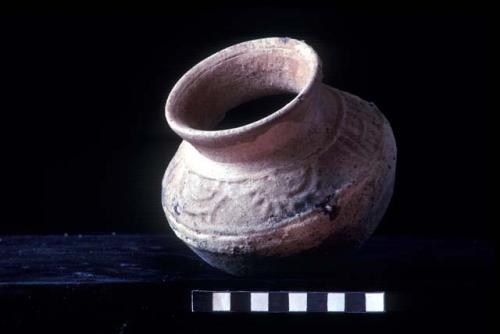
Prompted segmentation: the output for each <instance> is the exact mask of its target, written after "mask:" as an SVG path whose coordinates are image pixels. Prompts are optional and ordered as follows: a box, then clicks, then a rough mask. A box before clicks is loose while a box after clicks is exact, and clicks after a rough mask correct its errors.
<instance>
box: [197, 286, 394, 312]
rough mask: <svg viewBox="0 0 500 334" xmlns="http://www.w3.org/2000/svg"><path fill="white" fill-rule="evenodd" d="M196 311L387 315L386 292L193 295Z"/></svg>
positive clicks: (211, 293)
mask: <svg viewBox="0 0 500 334" xmlns="http://www.w3.org/2000/svg"><path fill="white" fill-rule="evenodd" d="M191 310H192V311H193V312H269V313H288V312H340V313H368V312H385V294H384V292H292V291H276V292H274V291H270V292H254V291H206V290H193V291H192V293H191Z"/></svg>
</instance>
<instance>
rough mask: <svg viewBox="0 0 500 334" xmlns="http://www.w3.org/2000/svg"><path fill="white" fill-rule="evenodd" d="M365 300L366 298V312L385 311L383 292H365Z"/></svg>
mask: <svg viewBox="0 0 500 334" xmlns="http://www.w3.org/2000/svg"><path fill="white" fill-rule="evenodd" d="M365 300H366V312H384V311H385V304H384V293H383V292H374V293H365Z"/></svg>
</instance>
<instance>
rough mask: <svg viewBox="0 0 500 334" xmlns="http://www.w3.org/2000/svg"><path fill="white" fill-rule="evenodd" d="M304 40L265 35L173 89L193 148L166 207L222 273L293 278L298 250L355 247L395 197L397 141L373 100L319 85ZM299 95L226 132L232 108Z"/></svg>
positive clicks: (172, 168)
mask: <svg viewBox="0 0 500 334" xmlns="http://www.w3.org/2000/svg"><path fill="white" fill-rule="evenodd" d="M321 77H322V73H321V62H320V60H319V58H318V56H317V54H316V53H315V52H314V50H313V49H312V48H311V47H310V46H308V45H307V44H306V43H304V42H302V41H298V40H294V39H290V38H265V39H259V40H253V41H249V42H245V43H241V44H237V45H234V46H231V47H229V48H226V49H224V50H222V51H220V52H218V53H216V54H214V55H212V56H210V57H208V58H207V59H205V60H203V61H202V62H200V63H199V64H197V65H196V66H194V67H193V68H192V69H191V70H189V71H188V72H187V73H186V74H185V75H184V76H183V77H182V78H181V79H180V80H179V81H178V82H177V84H176V85H175V86H174V88H173V89H172V91H171V92H170V95H169V97H168V100H167V104H166V117H167V121H168V123H169V125H170V127H171V128H172V129H173V130H174V131H175V132H176V133H177V134H178V135H179V136H181V137H182V138H183V142H182V143H181V145H180V146H179V149H178V151H177V153H176V154H175V156H174V157H173V159H172V161H171V162H170V164H169V166H168V168H167V171H166V173H165V176H164V179H163V183H162V205H163V208H164V211H165V213H166V216H167V219H168V222H169V224H170V226H171V228H172V229H173V231H174V232H175V234H176V235H177V236H178V237H179V238H180V239H182V240H183V241H184V242H185V243H186V244H187V245H188V246H189V247H190V248H191V249H192V250H193V251H194V252H195V253H196V254H198V255H199V256H200V257H201V258H203V259H204V260H205V261H206V262H208V263H209V264H211V265H212V266H214V267H217V268H220V269H222V270H224V271H226V272H229V273H232V274H236V275H244V274H251V273H259V272H270V271H273V270H274V271H285V272H286V270H288V269H291V268H292V267H293V266H294V265H298V263H296V261H295V260H293V259H294V258H295V256H296V255H299V254H307V253H311V252H312V253H314V251H315V250H317V249H328V250H330V253H333V254H334V253H335V252H334V251H333V252H332V250H336V249H340V248H342V249H345V247H346V246H347V247H348V248H349V247H355V246H358V245H360V244H361V243H362V242H363V241H364V240H366V239H367V238H368V237H369V236H370V235H371V234H372V233H373V231H374V229H375V228H376V226H377V224H378V223H379V221H380V220H381V218H382V216H383V214H384V212H385V210H386V209H387V206H388V204H389V201H390V198H391V196H392V191H393V186H394V176H395V165H396V144H395V140H394V136H393V133H392V130H391V127H390V125H389V123H388V121H387V120H386V119H385V117H384V116H383V115H382V113H381V112H380V111H379V110H378V109H377V107H376V106H375V105H374V104H373V103H369V102H366V101H363V100H361V99H360V98H358V97H356V96H354V95H351V94H349V93H346V92H342V91H340V90H338V89H335V88H332V87H330V86H327V85H325V84H323V83H322V82H321ZM278 94H293V95H292V98H291V100H290V101H289V102H288V103H286V104H285V105H284V106H283V107H282V108H280V109H278V110H276V111H275V112H273V113H271V114H270V115H268V116H265V117H263V118H261V119H258V120H256V121H254V122H251V123H249V124H245V125H242V126H239V127H235V128H229V129H224V130H216V128H217V126H218V124H219V123H220V122H221V120H222V119H223V118H224V116H225V114H226V112H227V111H228V110H231V109H232V108H234V107H236V106H238V105H241V104H243V103H246V102H248V101H251V100H254V99H257V98H259V97H263V96H271V95H278Z"/></svg>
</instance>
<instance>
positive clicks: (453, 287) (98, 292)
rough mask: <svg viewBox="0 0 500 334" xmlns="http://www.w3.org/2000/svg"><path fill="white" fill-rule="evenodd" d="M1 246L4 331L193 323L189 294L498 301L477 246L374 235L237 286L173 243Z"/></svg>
mask: <svg viewBox="0 0 500 334" xmlns="http://www.w3.org/2000/svg"><path fill="white" fill-rule="evenodd" d="M0 239H1V241H0V305H1V306H0V307H1V311H2V313H1V314H3V315H4V316H3V318H1V319H0V324H2V322H4V323H3V324H4V325H5V321H7V322H9V323H10V324H12V322H13V323H15V324H17V325H19V326H23V325H25V324H26V323H31V322H32V321H33V319H38V321H42V322H46V321H49V323H51V321H50V320H47V319H52V318H51V317H53V316H57V318H58V319H61V318H60V317H61V316H63V318H64V319H74V317H81V316H85V317H86V318H87V319H93V320H92V321H90V322H89V324H90V323H93V324H99V326H103V328H113V329H116V330H117V332H118V329H119V330H121V327H120V326H123V324H126V325H125V327H127V326H130V324H134V323H135V324H136V325H137V324H138V323H139V324H141V326H143V325H144V321H145V320H144V319H150V320H151V317H153V318H154V319H156V323H158V319H162V318H163V317H177V318H176V319H184V320H183V321H186V323H188V324H190V320H189V319H191V318H190V317H191V315H190V291H191V290H192V289H211V290H217V289H221V290H224V289H229V290H235V289H241V290H299V291H300V290H302V291H303V290H309V291H385V292H386V293H387V294H386V296H387V297H386V299H387V302H386V304H387V305H386V307H387V309H388V310H389V312H396V313H401V312H409V311H411V312H416V313H422V314H430V313H434V314H440V313H441V314H447V313H446V312H448V314H451V313H453V312H460V311H463V310H464V305H467V308H471V305H474V307H475V309H474V310H475V311H477V307H479V308H480V307H482V306H481V305H483V306H484V305H488V303H490V301H491V298H492V295H491V293H489V292H488V291H489V289H492V287H493V277H494V274H493V272H494V269H493V267H494V265H493V264H494V261H495V259H494V258H495V253H494V247H493V245H492V244H491V243H489V242H486V241H478V240H467V239H453V240H452V239H446V240H444V239H443V240H441V239H423V238H414V237H403V236H376V237H373V238H371V239H370V240H369V241H368V242H367V243H366V244H365V246H364V247H363V248H361V249H359V250H358V251H356V252H354V253H350V254H344V255H342V256H338V257H332V256H331V255H324V256H319V257H317V258H316V259H315V261H313V262H315V263H309V265H306V264H305V263H297V270H296V272H295V273H289V274H286V275H282V276H274V277H264V276H261V277H253V278H238V277H233V276H230V275H227V274H224V273H222V272H220V271H218V270H216V269H213V268H211V267H209V266H208V265H206V264H205V263H204V262H202V261H201V260H200V259H199V258H198V257H197V256H196V255H194V254H193V253H192V252H191V251H190V250H189V249H188V248H187V247H185V246H184V245H183V244H182V243H181V242H180V241H179V240H178V239H176V238H175V237H174V236H172V235H164V236H148V235H84V236H3V237H0ZM457 292H460V293H457ZM485 311H487V310H485ZM443 312H444V313H443ZM179 317H180V318H179ZM150 320H148V321H149V322H148V324H151V323H155V321H153V322H151V321H150ZM233 320H234V319H233ZM68 321H69V320H68ZM325 321H327V320H325ZM63 323H64V322H63ZM160 323H161V321H160ZM127 324H128V325H127ZM106 326H108V327H106ZM109 326H111V327H109ZM99 328H101V327H99ZM128 328H130V327H128ZM104 332H106V331H104Z"/></svg>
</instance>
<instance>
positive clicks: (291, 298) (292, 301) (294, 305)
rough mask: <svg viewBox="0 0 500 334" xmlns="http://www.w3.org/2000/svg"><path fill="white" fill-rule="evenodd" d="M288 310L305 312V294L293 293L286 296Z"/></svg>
mask: <svg viewBox="0 0 500 334" xmlns="http://www.w3.org/2000/svg"><path fill="white" fill-rule="evenodd" d="M288 310H289V311H290V312H305V311H307V293H305V292H304V293H302V292H294V293H289V294H288Z"/></svg>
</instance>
